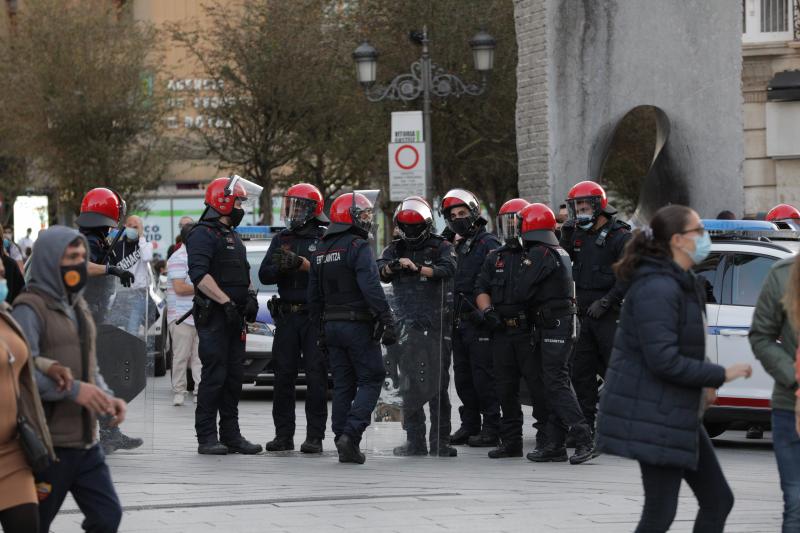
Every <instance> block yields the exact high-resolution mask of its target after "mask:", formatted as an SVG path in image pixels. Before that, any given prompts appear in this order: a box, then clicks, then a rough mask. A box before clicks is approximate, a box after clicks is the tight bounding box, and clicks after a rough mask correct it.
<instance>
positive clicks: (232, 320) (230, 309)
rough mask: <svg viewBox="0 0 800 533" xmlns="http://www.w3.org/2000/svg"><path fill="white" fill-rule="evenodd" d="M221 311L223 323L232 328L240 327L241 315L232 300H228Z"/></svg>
mask: <svg viewBox="0 0 800 533" xmlns="http://www.w3.org/2000/svg"><path fill="white" fill-rule="evenodd" d="M222 311H223V312H224V313H225V322H226V323H227V324H228V325H229V326H231V327H234V328H240V327H242V315H240V314H239V311H238V310H237V309H236V304H235V303H233V301H232V300H228V301H227V302H225V303H224V304H222Z"/></svg>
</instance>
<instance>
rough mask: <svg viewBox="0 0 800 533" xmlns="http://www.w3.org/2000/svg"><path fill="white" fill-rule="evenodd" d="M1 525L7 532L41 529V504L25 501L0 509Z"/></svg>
mask: <svg viewBox="0 0 800 533" xmlns="http://www.w3.org/2000/svg"><path fill="white" fill-rule="evenodd" d="M0 527H2V528H3V531H4V532H5V533H13V532H15V531H32V532H36V531H39V506H38V505H36V504H35V503H23V504H20V505H15V506H14V507H8V508H6V509H3V510H2V511H0Z"/></svg>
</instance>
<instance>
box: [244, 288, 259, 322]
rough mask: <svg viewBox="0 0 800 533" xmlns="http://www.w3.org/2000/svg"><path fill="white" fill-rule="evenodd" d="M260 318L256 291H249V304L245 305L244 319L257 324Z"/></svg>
mask: <svg viewBox="0 0 800 533" xmlns="http://www.w3.org/2000/svg"><path fill="white" fill-rule="evenodd" d="M257 316H258V297H257V296H256V293H255V292H254V291H247V303H246V304H245V305H244V319H245V320H246V321H248V322H255V321H256V317H257Z"/></svg>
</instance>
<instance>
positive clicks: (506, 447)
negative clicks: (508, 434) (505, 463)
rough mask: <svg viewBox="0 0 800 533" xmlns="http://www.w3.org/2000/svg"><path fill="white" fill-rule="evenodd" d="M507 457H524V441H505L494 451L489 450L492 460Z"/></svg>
mask: <svg viewBox="0 0 800 533" xmlns="http://www.w3.org/2000/svg"><path fill="white" fill-rule="evenodd" d="M505 457H522V440H520V439H513V440H504V441H501V442H500V446H498V447H497V448H495V449H494V450H489V458H490V459H503V458H505Z"/></svg>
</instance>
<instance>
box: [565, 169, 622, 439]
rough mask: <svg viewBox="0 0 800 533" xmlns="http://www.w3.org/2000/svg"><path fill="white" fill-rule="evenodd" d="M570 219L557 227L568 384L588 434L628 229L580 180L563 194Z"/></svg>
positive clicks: (597, 190)
mask: <svg viewBox="0 0 800 533" xmlns="http://www.w3.org/2000/svg"><path fill="white" fill-rule="evenodd" d="M567 210H568V212H569V217H570V219H569V220H568V221H567V222H566V223H564V225H563V226H562V227H561V246H562V247H563V248H564V249H565V250H566V251H567V253H569V256H570V258H571V259H572V277H573V279H574V280H575V285H576V287H577V299H578V316H579V317H580V323H581V332H580V338H579V339H578V343H577V346H576V347H575V355H574V359H573V363H572V384H573V386H574V387H575V392H576V394H577V395H578V401H579V402H580V404H581V410H582V411H583V415H584V417H585V418H586V422H587V423H588V424H589V427H590V428H591V429H592V431H594V423H595V416H596V413H597V390H598V383H597V376H598V375H599V376H601V377H602V376H603V375H604V374H605V369H606V367H607V366H608V361H609V358H610V357H611V347H612V345H613V342H614V333H615V331H616V329H617V318H618V317H619V309H620V305H621V303H622V299H623V298H624V296H625V291H626V290H627V284H626V283H624V282H622V281H619V280H617V278H616V276H615V275H614V270H613V269H612V265H613V264H614V263H616V262H617V261H618V260H619V258H620V257H621V256H622V250H623V248H624V247H625V243H627V242H628V239H629V238H630V236H631V233H630V226H628V225H627V224H626V223H624V222H621V221H619V220H617V219H616V218H615V216H614V215H615V214H616V211H615V210H614V209H613V208H612V207H611V206H610V205H609V204H608V198H606V192H605V190H604V189H603V188H602V187H601V186H600V185H598V184H597V183H595V182H593V181H582V182H580V183H578V184H577V185H575V186H574V187H572V189H570V191H569V194H568V195H567Z"/></svg>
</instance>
